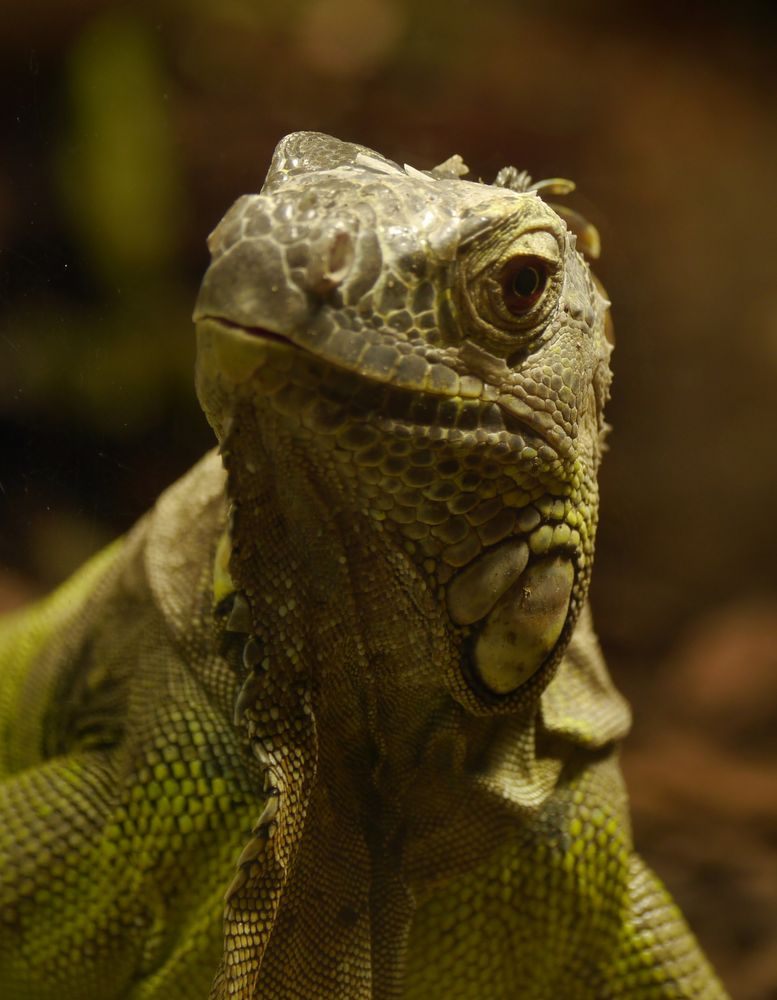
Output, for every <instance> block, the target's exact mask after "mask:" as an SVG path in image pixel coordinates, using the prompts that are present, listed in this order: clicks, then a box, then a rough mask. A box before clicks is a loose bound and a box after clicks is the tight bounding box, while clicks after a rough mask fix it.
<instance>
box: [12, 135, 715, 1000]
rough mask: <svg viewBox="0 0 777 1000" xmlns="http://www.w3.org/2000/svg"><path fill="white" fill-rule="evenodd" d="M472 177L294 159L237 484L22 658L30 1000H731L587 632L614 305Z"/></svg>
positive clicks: (510, 200) (211, 307)
mask: <svg viewBox="0 0 777 1000" xmlns="http://www.w3.org/2000/svg"><path fill="white" fill-rule="evenodd" d="M462 170H463V168H462V166H461V164H460V161H458V160H456V159H452V160H451V161H448V162H447V163H446V164H444V165H443V166H442V167H440V168H438V169H437V171H436V172H435V171H432V172H431V173H429V174H426V175H421V174H420V173H419V172H417V171H412V170H411V169H410V168H407V169H406V170H405V171H402V170H401V169H400V168H399V167H397V166H396V165H395V164H392V163H391V162H390V161H387V160H384V159H383V158H382V157H379V156H378V155H377V154H373V153H371V152H370V151H367V150H364V149H362V148H361V147H356V146H352V145H349V144H342V143H337V141H336V140H332V139H329V138H328V137H323V136H316V135H306V134H299V135H296V136H291V137H289V138H287V139H286V140H284V142H283V143H282V144H281V146H279V149H278V151H277V152H276V156H275V159H274V161H273V167H272V169H271V173H270V176H269V177H268V181H267V183H266V185H265V188H264V189H263V193H262V194H261V195H258V196H252V197H251V198H247V199H243V200H242V201H241V202H238V204H237V205H236V206H235V207H234V208H233V209H232V211H231V212H230V213H229V214H228V215H227V217H226V218H225V220H224V222H222V224H221V225H220V227H219V229H218V230H217V231H216V233H215V234H214V235H213V237H212V250H213V254H214V263H213V265H212V267H211V269H210V271H209V272H208V276H207V277H206V279H205V282H204V284H203V290H202V293H201V296H200V300H199V302H198V307H197V312H196V319H197V322H198V335H199V361H198V389H199V392H200V398H201V400H202V402H203V406H204V408H205V410H206V413H207V415H208V417H209V419H210V420H211V422H212V424H213V426H214V429H215V430H216V433H217V435H218V437H219V440H220V446H221V447H220V450H221V455H220V456H219V455H216V454H215V453H213V454H210V455H208V456H206V457H205V459H203V461H202V462H201V463H199V465H197V466H196V467H195V468H194V469H193V470H192V471H191V472H190V473H189V474H188V475H187V476H186V477H184V479H183V480H181V481H180V482H179V483H177V484H176V485H175V486H173V487H172V488H171V489H170V490H169V491H167V493H165V494H164V495H163V496H162V497H161V499H160V501H159V502H158V503H157V505H156V507H155V508H154V509H153V510H152V511H151V512H150V513H149V515H147V517H146V518H144V519H143V520H142V521H141V522H140V523H139V524H138V525H137V526H136V527H135V528H134V529H133V530H132V531H131V532H130V533H129V535H128V536H127V537H126V538H124V539H122V540H121V541H119V542H117V543H116V544H115V545H114V546H112V547H111V548H110V549H108V550H107V551H106V552H105V553H103V554H102V555H100V556H98V557H96V558H95V559H94V560H93V561H92V562H91V563H89V564H88V565H87V566H86V567H84V568H83V569H82V570H81V571H80V572H79V573H78V574H77V575H76V576H75V577H74V578H73V580H71V581H70V582H68V583H67V584H65V585H64V586H63V587H62V588H61V589H60V590H59V591H57V592H56V593H55V594H54V595H52V596H51V597H49V598H47V599H46V600H44V601H42V602H40V603H39V604H37V605H35V606H33V607H31V608H30V609H29V610H25V611H22V612H21V613H19V614H17V615H15V616H12V617H11V618H9V619H8V620H7V621H5V622H4V623H3V624H2V626H0V995H2V996H3V997H9V998H13V1000H50V998H51V1000H71V998H72V1000H77V998H79V1000H80V998H94V1000H111V998H127V1000H129V998H132V1000H140V998H143V1000H152V998H153V1000H163V998H164V1000H189V998H191V1000H194V998H202V1000H206V998H207V997H208V996H210V997H211V998H213V1000H225V998H227V997H237V998H240V1000H252V998H254V997H256V998H259V997H261V998H264V1000H295V998H299V1000H303V998H304V1000H318V998H321V1000H438V998H439V1000H443V998H445V1000H465V998H466V1000H470V998H471V1000H480V998H483V1000H486V998H487V1000H500V998H504V1000H518V998H521V1000H551V998H554V1000H555V998H565V1000H608V998H613V1000H615V998H623V1000H670V998H675V1000H678V998H684V1000H713V998H717V1000H721V998H724V997H725V993H724V991H723V989H722V987H721V986H720V984H719V983H718V981H717V979H716V977H715V975H714V973H713V972H712V971H711V969H710V968H709V966H708V964H707V962H706V960H705V959H704V957H703V955H702V954H701V953H700V951H699V949H698V946H697V945H696V942H695V940H694V939H693V936H692V934H691V932H690V931H689V930H688V928H687V927H686V925H685V923H684V921H683V918H682V917H681V915H680V914H679V913H678V911H677V909H676V908H675V906H674V905H673V903H672V902H671V900H670V898H669V897H668V896H667V894H666V892H665V890H664V889H663V888H662V886H661V885H660V883H659V882H658V881H657V880H656V878H655V877H654V876H653V875H652V874H651V873H650V872H649V871H648V870H647V869H646V868H645V866H644V865H643V864H642V862H641V861H640V859H639V858H638V856H637V855H636V854H635V853H634V850H633V847H632V841H631V832H630V826H629V818H628V806H627V799H626V794H625V790H624V788H623V784H622V780H621V776H620V770H619V766H618V760H617V744H618V741H619V740H620V739H621V738H622V737H624V736H625V734H626V732H627V731H628V726H629V710H628V707H627V705H626V704H625V702H624V701H623V699H622V698H621V696H620V695H619V694H618V693H617V691H616V690H615V689H614V687H613V686H612V684H611V682H610V680H609V677H608V675H607V671H606V667H605V664H604V661H603V659H602V656H601V652H600V650H599V646H598V644H597V641H596V638H595V635H594V632H593V629H592V625H591V620H590V612H589V610H588V605H587V601H586V594H587V587H588V581H589V578H590V569H591V563H592V557H593V539H594V534H595V526H596V515H597V509H598V500H597V493H596V471H597V468H598V462H599V457H600V454H601V444H602V438H603V435H604V432H605V429H606V428H605V425H604V422H603V416H602V407H603V404H604V401H605V399H606V397H607V386H608V384H609V367H608V359H609V350H610V349H609V346H608V344H607V342H606V337H605V326H606V311H607V303H606V301H605V300H604V298H603V296H602V294H601V293H600V291H599V288H598V286H596V284H595V283H594V281H593V279H592V277H591V275H590V272H589V270H588V266H587V264H586V262H585V261H584V259H583V257H582V256H581V255H580V253H579V252H578V250H577V249H576V247H575V240H574V238H573V236H572V234H571V233H570V231H569V230H568V229H567V225H566V222H565V218H566V220H567V221H568V222H569V223H570V225H572V224H573V220H572V219H571V216H570V217H567V216H565V215H564V213H563V212H562V214H561V215H559V214H557V213H555V212H554V211H553V210H552V209H550V208H549V207H547V206H546V205H545V204H544V203H543V202H542V200H541V199H540V198H539V197H538V195H537V190H539V188H538V189H535V190H529V188H528V181H526V179H525V178H522V176H521V175H515V176H513V175H512V174H509V172H508V175H506V179H504V178H503V180H504V184H503V185H502V186H501V187H498V188H492V187H489V186H486V185H478V184H470V183H468V182H465V181H462V180H460V179H459V178H460V175H461V173H462ZM508 182H509V183H508ZM505 184H506V185H507V186H505ZM510 185H512V187H511V186H510ZM545 186H546V188H548V190H553V191H556V192H557V193H558V192H559V191H560V190H561V188H562V187H563V185H562V183H561V182H558V181H554V182H548V183H547V184H546V185H545ZM581 239H582V238H581ZM591 243H592V238H590V237H589V238H588V244H589V246H590V245H591Z"/></svg>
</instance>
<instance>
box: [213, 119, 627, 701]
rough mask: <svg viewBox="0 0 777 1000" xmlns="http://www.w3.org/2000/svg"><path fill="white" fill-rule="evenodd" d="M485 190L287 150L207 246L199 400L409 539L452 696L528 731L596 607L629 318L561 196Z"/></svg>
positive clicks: (313, 145) (341, 156)
mask: <svg viewBox="0 0 777 1000" xmlns="http://www.w3.org/2000/svg"><path fill="white" fill-rule="evenodd" d="M464 173H466V168H465V167H463V165H462V164H461V161H460V159H459V158H458V157H453V158H452V159H451V160H449V161H447V162H446V163H445V164H443V165H442V166H441V167H438V168H436V169H435V170H432V171H429V172H421V171H418V170H415V169H413V168H410V167H405V168H404V169H403V168H401V167H400V166H398V165H397V164H395V163H393V162H391V161H389V160H387V159H385V158H383V157H382V156H380V155H378V154H376V153H374V152H372V151H370V150H367V149H365V148H363V147H360V146H356V145H353V144H350V143H342V142H339V141H337V140H335V139H332V138H329V137H327V136H323V135H319V134H314V133H296V134H293V135H290V136H288V137H287V138H285V139H284V140H283V141H282V142H281V143H280V145H279V146H278V148H277V150H276V152H275V156H274V158H273V162H272V166H271V168H270V171H269V174H268V177H267V180H266V182H265V184H264V187H263V188H262V191H261V193H260V194H256V195H248V196H245V197H243V198H241V199H239V200H238V201H237V202H236V204H235V205H234V206H233V207H232V208H231V209H230V211H229V212H228V213H227V215H226V216H225V217H224V219H223V220H222V222H221V223H220V224H219V225H218V227H217V228H216V230H215V231H214V232H213V234H212V236H211V238H210V244H209V245H210V248H211V253H212V263H211V265H210V268H209V270H208V272H207V274H206V276H205V279H204V281H203V284H202V289H201V292H200V295H199V299H198V302H197V306H196V309H195V320H196V323H197V328H198V392H199V395H200V400H201V402H202V405H203V408H204V409H205V412H206V414H207V416H208V418H209V420H210V422H211V423H212V425H213V427H214V429H215V430H216V433H217V436H218V437H219V439H220V441H221V444H222V449H227V450H228V449H229V448H230V447H231V446H230V441H231V439H232V437H233V435H234V433H235V429H236V427H238V426H241V425H244V424H245V423H246V421H247V420H249V419H254V418H255V420H256V421H257V424H256V426H257V427H259V428H260V430H259V434H258V436H259V437H261V434H262V433H264V434H265V435H266V433H267V428H268V427H275V428H277V427H279V426H282V428H283V435H284V438H285V439H286V440H292V441H293V442H294V447H295V448H299V450H300V455H301V456H302V459H301V460H302V461H305V462H307V463H309V464H310V466H311V468H315V469H316V470H317V475H319V476H320V477H321V478H322V479H323V480H325V481H326V483H327V484H328V485H327V488H328V489H331V490H332V491H333V492H334V493H335V494H337V495H338V496H340V497H347V498H349V500H350V501H351V502H352V504H353V507H354V509H355V510H356V511H361V512H362V513H363V514H364V515H365V517H367V518H370V519H372V521H373V523H374V525H375V528H376V530H379V531H381V532H383V533H384V535H386V534H388V535H390V536H391V537H392V538H394V539H395V540H396V545H397V546H398V548H399V549H401V550H402V551H403V553H404V554H405V557H406V558H408V559H410V560H411V561H412V562H413V563H414V565H415V566H416V567H417V569H418V571H419V572H420V573H421V574H422V575H423V576H424V577H425V579H426V581H427V585H428V587H429V589H430V590H431V591H432V592H433V594H434V595H435V598H436V599H437V600H438V601H439V603H440V604H441V605H442V606H443V607H444V609H445V612H446V615H447V619H446V620H447V621H448V623H449V627H450V630H451V631H452V633H453V634H454V636H455V637H456V643H457V644H458V645H457V648H458V649H459V650H460V657H459V663H458V665H457V667H456V669H455V670H452V671H451V672H450V676H449V677H448V678H447V682H448V685H449V687H450V689H451V690H452V692H453V694H454V695H455V696H456V697H457V698H458V699H459V700H460V701H462V702H463V703H465V704H466V705H468V706H469V707H470V708H471V709H472V710H474V711H509V710H513V709H514V708H515V706H516V705H517V704H520V703H521V701H522V700H523V699H524V697H525V696H527V695H529V694H536V692H537V691H538V690H539V689H541V687H543V686H544V685H545V684H546V683H547V681H548V679H549V677H550V676H551V673H552V669H553V666H554V665H555V663H556V662H557V661H558V659H559V657H560V655H561V653H562V652H563V649H564V647H565V646H566V643H567V641H568V639H569V636H570V634H571V631H572V628H573V626H574V623H575V620H576V618H577V615H578V612H579V610H580V608H581V606H582V604H583V602H584V600H585V596H586V593H587V588H588V581H589V576H590V569H591V562H592V555H593V542H594V534H595V526H596V516H597V506H598V502H597V487H596V473H597V467H598V464H599V459H600V455H601V450H602V448H601V445H602V437H603V434H604V430H605V426H606V425H605V424H604V420H603V406H604V402H605V400H606V398H607V396H608V387H609V381H610V370H609V355H610V350H611V348H610V345H609V343H608V339H607V336H606V326H607V309H608V303H607V301H606V299H605V298H604V296H603V294H601V291H600V286H598V284H597V282H596V280H595V279H594V278H593V276H592V274H591V271H590V269H589V266H588V264H587V262H586V260H585V259H584V257H583V256H582V254H581V253H580V251H579V249H578V245H577V240H576V237H575V235H574V234H573V232H572V231H571V229H570V226H569V225H568V222H569V221H570V220H571V219H573V216H572V215H571V214H569V213H568V212H565V211H564V210H558V211H556V210H554V209H553V208H552V207H551V206H550V205H549V204H547V203H546V202H545V201H544V200H543V198H542V197H540V194H539V193H538V189H539V190H543V186H542V185H535V186H534V188H531V187H530V186H529V182H528V178H526V176H525V175H520V174H517V173H516V172H515V171H511V170H507V171H503V172H502V174H500V178H498V182H500V181H501V183H497V185H488V184H482V183H475V182H471V181H466V180H463V179H461V175H462V174H464ZM562 187H563V185H562V183H561V182H552V183H548V184H546V185H545V189H547V190H549V191H550V193H559V192H560V190H561V188H562ZM570 224H571V223H570ZM590 233H591V231H590V230H589V231H588V241H589V244H590V242H591V239H590ZM246 414H251V415H253V416H252V417H247V416H246ZM241 461H242V462H243V463H245V462H246V461H250V458H248V457H247V456H246V454H245V453H243V455H242V458H241Z"/></svg>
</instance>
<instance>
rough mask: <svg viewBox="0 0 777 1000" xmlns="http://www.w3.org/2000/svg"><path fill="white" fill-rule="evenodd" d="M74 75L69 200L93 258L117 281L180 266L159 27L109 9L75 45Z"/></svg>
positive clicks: (62, 169) (67, 152) (65, 166)
mask: <svg viewBox="0 0 777 1000" xmlns="http://www.w3.org/2000/svg"><path fill="white" fill-rule="evenodd" d="M65 85H66V92H67V95H68V112H69V118H70V124H69V127H68V130H67V137H66V139H65V141H64V142H63V148H62V151H61V155H60V163H59V174H60V177H61V185H62V196H63V206H64V209H65V211H66V212H67V215H68V218H69V220H70V224H71V225H72V227H73V230H74V232H75V233H76V234H77V237H78V240H79V242H80V243H81V245H82V247H83V250H84V252H85V254H86V255H87V257H88V261H89V266H90V268H91V269H92V270H93V272H94V273H95V274H97V275H99V276H100V278H101V279H102V280H103V281H104V282H105V283H106V284H109V285H119V286H123V287H129V288H131V289H133V286H134V285H135V284H136V283H138V284H149V283H151V284H158V283H159V282H160V279H161V281H164V280H165V278H167V276H168V272H171V271H172V270H173V269H174V265H175V263H176V255H177V254H178V253H179V251H180V243H181V228H182V221H181V220H182V215H183V212H184V210H185V202H184V198H183V194H182V191H181V173H180V170H179V167H178V163H177V161H176V153H175V148H174V141H173V132H172V128H171V125H172V123H171V121H170V118H169V115H168V113H167V101H168V93H167V90H166V87H167V73H166V69H165V67H164V63H163V60H162V52H161V46H160V42H159V35H158V32H155V31H154V30H153V28H152V27H151V25H150V24H149V23H148V21H146V20H145V19H143V18H140V17H138V16H136V15H134V14H131V13H129V12H128V11H126V10H122V11H113V10H108V11H107V12H106V13H105V14H101V15H100V16H98V17H97V18H96V19H95V20H94V21H93V22H91V23H90V24H89V25H88V26H87V27H86V28H85V30H84V31H83V32H82V33H81V34H80V36H79V37H78V38H77V40H76V43H75V44H74V45H73V47H72V49H71V50H70V52H68V53H67V63H66V82H65ZM133 291H134V289H133Z"/></svg>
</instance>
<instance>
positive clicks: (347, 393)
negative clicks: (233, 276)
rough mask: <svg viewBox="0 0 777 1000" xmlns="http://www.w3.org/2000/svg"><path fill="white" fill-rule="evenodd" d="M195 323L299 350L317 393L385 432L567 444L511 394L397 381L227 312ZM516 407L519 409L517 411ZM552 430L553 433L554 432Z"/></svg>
mask: <svg viewBox="0 0 777 1000" xmlns="http://www.w3.org/2000/svg"><path fill="white" fill-rule="evenodd" d="M195 320H196V321H197V322H205V321H209V322H211V323H215V324H217V325H219V326H222V327H225V328H226V329H229V330H233V331H235V332H236V333H238V334H243V335H245V336H248V337H251V338H254V339H256V340H260V341H264V342H266V343H271V344H277V345H278V346H279V347H282V348H284V349H286V350H290V351H293V352H296V353H298V354H299V355H300V356H301V357H303V358H304V359H305V360H306V361H307V362H308V363H310V364H317V365H320V366H321V372H320V377H319V378H318V380H317V385H316V391H317V392H318V394H319V395H320V396H321V398H322V399H325V400H327V401H328V402H330V403H333V404H340V405H345V406H348V407H349V408H351V407H353V408H355V409H358V410H359V411H361V412H362V413H369V415H370V417H371V419H372V420H373V422H374V424H375V425H376V426H378V427H380V426H381V425H383V426H384V427H385V429H386V430H393V429H396V427H397V425H404V426H405V427H406V428H407V429H409V430H411V431H415V432H416V433H421V434H424V433H428V432H429V431H430V430H431V429H435V431H437V433H438V434H439V435H440V436H445V437H446V438H448V439H449V440H461V441H462V442H463V441H465V440H466V439H471V441H472V443H476V442H477V437H476V435H477V432H478V431H479V432H480V434H481V435H482V433H483V432H485V433H486V434H487V435H489V436H496V435H509V437H510V438H512V440H509V441H508V442H507V443H508V445H509V447H510V448H511V449H516V450H520V449H522V448H523V447H524V445H526V444H529V445H536V446H538V447H540V446H544V447H546V448H550V449H551V450H552V451H553V452H554V454H555V455H556V456H566V455H567V454H568V451H569V447H568V443H567V442H565V441H564V440H562V439H560V438H559V437H558V429H557V428H556V427H555V426H547V427H546V426H542V425H541V424H542V421H543V417H544V416H545V415H544V414H538V413H535V412H534V411H533V410H531V408H530V407H528V406H526V405H525V404H522V403H520V401H519V400H517V398H516V397H514V396H503V397H502V398H501V399H500V398H497V399H496V400H494V401H487V400H483V399H482V398H468V397H465V396H461V395H458V394H457V393H455V392H447V391H444V390H440V389H435V388H428V387H426V386H424V387H421V386H408V387H405V386H401V385H397V384H396V383H395V382H394V381H393V379H392V376H390V375H388V374H387V375H386V376H385V377H384V376H382V375H381V374H379V373H375V372H365V371H363V370H362V369H361V368H360V366H359V365H358V364H354V365H349V364H347V363H345V362H344V361H342V360H341V359H338V358H332V357H329V356H328V355H327V354H326V353H323V352H318V351H315V350H311V349H310V348H309V347H306V346H305V345H302V344H299V343H298V342H297V341H296V340H294V339H292V338H291V337H289V336H287V335H285V334H282V333H279V332H278V331H277V330H271V329H269V328H268V327H263V326H245V325H243V324H241V323H236V322H235V321H234V320H231V319H228V318H227V317H225V316H218V315H207V314H206V315H198V316H196V317H195ZM516 410H520V412H518V413H517V412H516ZM554 432H555V433H554ZM480 443H482V442H480Z"/></svg>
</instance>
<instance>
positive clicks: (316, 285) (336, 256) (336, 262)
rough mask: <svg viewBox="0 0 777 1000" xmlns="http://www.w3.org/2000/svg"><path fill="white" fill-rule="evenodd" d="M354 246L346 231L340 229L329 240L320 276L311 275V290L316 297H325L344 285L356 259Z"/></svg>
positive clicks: (322, 257) (316, 266)
mask: <svg viewBox="0 0 777 1000" xmlns="http://www.w3.org/2000/svg"><path fill="white" fill-rule="evenodd" d="M354 256H355V254H354V246H353V240H352V239H351V236H350V234H349V233H348V232H347V231H346V230H345V229H338V230H337V231H336V232H335V233H334V234H333V235H331V236H330V238H329V244H328V246H327V247H326V249H325V250H324V252H323V254H321V257H320V258H319V260H322V262H323V267H322V269H321V270H320V271H319V273H318V274H315V273H314V274H311V276H310V277H311V281H310V290H311V291H312V292H313V293H314V294H315V295H320V296H324V295H327V294H328V293H329V292H331V291H332V289H333V288H336V287H337V286H338V285H340V284H342V282H343V281H344V280H345V278H346V277H347V275H348V272H349V271H350V269H351V265H352V264H353V259H354ZM319 266H320V264H319V261H318V260H317V261H315V263H314V265H313V267H312V268H311V271H314V270H318V267H319Z"/></svg>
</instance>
